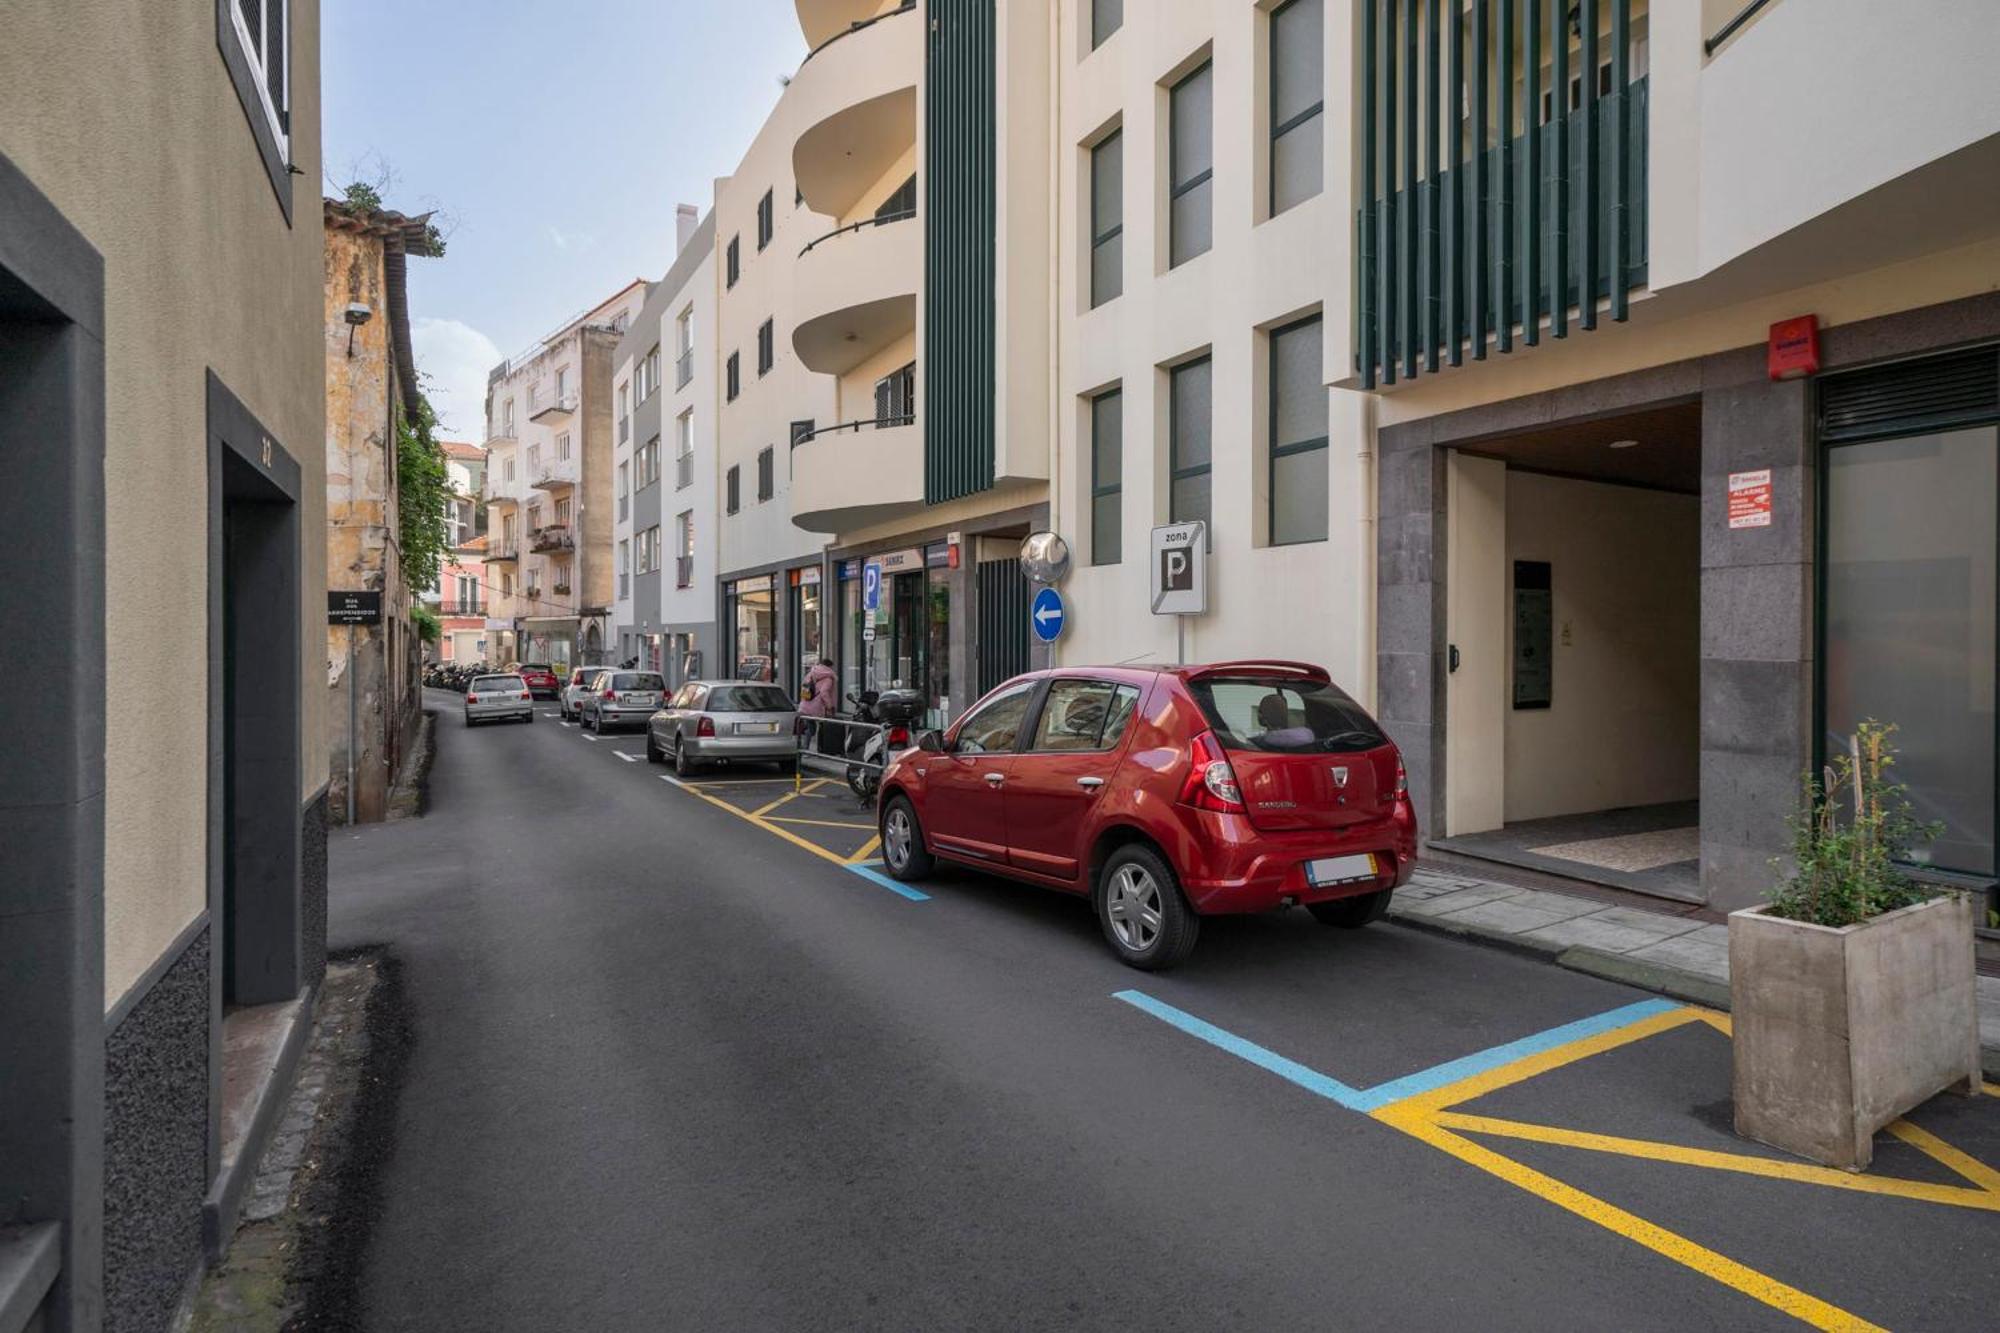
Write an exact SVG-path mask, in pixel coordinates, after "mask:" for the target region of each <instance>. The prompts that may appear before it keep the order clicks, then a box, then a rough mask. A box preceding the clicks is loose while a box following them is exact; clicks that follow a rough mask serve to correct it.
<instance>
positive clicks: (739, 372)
mask: <svg viewBox="0 0 2000 1333" xmlns="http://www.w3.org/2000/svg"><path fill="white" fill-rule="evenodd" d="M722 379H723V397H724V399H725V400H727V401H729V402H732V403H733V402H735V401H736V395H737V394H739V393H742V392H743V354H742V353H741V352H731V353H730V354H729V360H728V361H726V362H724V363H723V370H722Z"/></svg>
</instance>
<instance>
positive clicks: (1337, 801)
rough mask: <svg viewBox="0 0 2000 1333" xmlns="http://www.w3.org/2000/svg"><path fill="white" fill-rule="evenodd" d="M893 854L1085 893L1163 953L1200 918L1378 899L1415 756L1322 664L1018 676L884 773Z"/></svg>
mask: <svg viewBox="0 0 2000 1333" xmlns="http://www.w3.org/2000/svg"><path fill="white" fill-rule="evenodd" d="M878 809H879V812H880V813H879V821H880V828H881V834H882V850H883V860H884V863H885V865H886V866H887V868H888V871H889V873H890V874H891V875H894V876H895V877H896V878H897V879H902V880H911V879H921V878H923V877H924V876H925V875H927V874H929V873H930V871H931V869H932V867H933V865H934V864H935V863H936V862H937V861H939V860H944V861H951V862H956V863H959V864H962V865H967V866H972V867H976V868H978V869H981V870H988V871H993V872H996V873H998V874H1001V875H1006V876H1009V877H1011V878H1014V879H1019V880H1023V881H1026V882H1028V883H1032V884H1041V885H1046V886H1049V887H1051V888H1057V889H1063V890H1066V891H1068V892H1071V893H1075V894H1079V895H1088V896H1089V897H1090V899H1091V902H1092V904H1093V906H1094V907H1095V909H1096V912H1097V917H1098V921H1099V923H1100V924H1101V926H1102V927H1103V930H1104V937H1105V939H1106V940H1107V941H1108V942H1109V943H1110V945H1111V949H1112V951H1113V952H1114V953H1115V954H1117V955H1118V957H1119V958H1120V959H1122V960H1123V961H1125V962H1126V963H1128V964H1130V965H1132V966H1133V967H1138V968H1143V969H1147V970H1158V969H1161V968H1166V967H1171V966H1173V965H1174V964H1175V963H1178V962H1179V961H1181V960H1182V959H1183V958H1185V957H1186V956H1187V954H1188V951H1189V950H1190V949H1192V948H1193V947H1194V943H1195V939H1196V937H1197V935H1198V934H1199V933H1200V927H1201V918H1202V917H1204V916H1216V915H1221V914H1225V913H1240V912H1261V911H1266V910H1269V909H1271V908H1277V907H1291V906H1296V905H1302V906H1304V907H1305V908H1306V909H1307V910H1308V911H1310V912H1311V913H1312V914H1313V916H1314V917H1316V918H1318V919H1319V920H1320V921H1321V922H1324V923H1325V924H1327V925H1332V926H1350V927H1351V926H1363V925H1366V924H1368V923H1369V922H1370V921H1373V920H1375V919H1376V918H1377V917H1379V916H1381V915H1382V913H1383V911H1384V910H1386V908H1387V907H1388V905H1389V897H1390V894H1392V893H1393V892H1394V891H1395V889H1396V887H1397V886H1398V885H1400V884H1403V883H1405V882H1406V881H1407V880H1408V879H1409V877H1410V872H1411V871H1412V870H1413V869H1414V868H1415V865H1416V855H1417V836H1416V818H1415V815H1414V814H1413V812H1412V810H1411V807H1410V796H1409V788H1408V784H1407V781H1406V779H1405V776H1404V771H1403V762H1402V757H1401V755H1400V754H1399V753H1398V752H1397V749H1396V747H1395V746H1394V745H1393V744H1392V743H1390V741H1389V739H1388V738H1387V737H1386V736H1385V735H1383V733H1382V730H1381V728H1380V727H1378V726H1377V725H1376V724H1375V721H1374V719H1372V718H1371V717H1369V716H1368V714H1367V712H1366V711H1365V710H1364V709H1363V708H1362V707H1361V706H1360V705H1359V704H1357V703H1356V702H1355V701H1354V700H1353V699H1351V698H1349V697H1348V696H1347V695H1346V694H1345V693H1343V692H1342V691H1341V689H1340V688H1339V687H1338V686H1336V685H1335V684H1334V683H1333V682H1332V680H1331V679H1330V678H1329V677H1328V675H1327V673H1326V672H1325V671H1324V670H1322V669H1321V668H1319V667H1316V666H1308V665H1306V664H1303V663H1298V662H1221V663H1217V664H1214V665H1211V666H1188V667H1167V668H1157V669H1154V668H1133V667H1102V668H1098V667H1065V668H1062V669H1059V670H1054V671H1043V672H1036V673H1032V674H1029V675H1026V676H1019V677H1016V678H1015V679H1013V680H1011V681H1008V682H1007V683H1006V684H1004V685H1002V686H1000V687H999V688H998V689H996V690H994V691H993V692H992V693H991V694H989V695H987V696H986V697H985V698H984V699H982V700H980V701H979V703H978V704H976V705H975V706H974V707H973V708H972V709H971V710H970V711H968V712H967V713H966V715H965V716H964V717H962V718H960V719H959V721H958V723H957V725H955V726H954V727H952V728H951V730H950V731H949V732H946V733H944V734H942V735H941V734H939V733H937V732H927V733H926V734H925V735H924V736H923V737H921V738H920V740H919V742H918V748H916V749H914V750H906V751H904V752H903V753H902V754H900V755H898V756H897V757H896V759H895V760H894V761H893V762H891V764H890V765H889V768H888V771H887V772H886V773H885V774H884V775H883V780H882V794H881V800H880V805H879V807H878Z"/></svg>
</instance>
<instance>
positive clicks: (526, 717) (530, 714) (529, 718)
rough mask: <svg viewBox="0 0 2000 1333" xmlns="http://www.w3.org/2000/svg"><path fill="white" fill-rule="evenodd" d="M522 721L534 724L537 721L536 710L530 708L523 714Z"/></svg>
mask: <svg viewBox="0 0 2000 1333" xmlns="http://www.w3.org/2000/svg"><path fill="white" fill-rule="evenodd" d="M521 720H522V721H523V722H533V721H534V720H535V710H534V709H533V708H530V709H529V710H528V711H527V712H525V713H523V714H521Z"/></svg>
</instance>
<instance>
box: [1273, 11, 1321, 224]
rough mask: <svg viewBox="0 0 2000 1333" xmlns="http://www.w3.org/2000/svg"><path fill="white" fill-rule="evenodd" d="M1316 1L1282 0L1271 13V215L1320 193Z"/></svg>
mask: <svg viewBox="0 0 2000 1333" xmlns="http://www.w3.org/2000/svg"><path fill="white" fill-rule="evenodd" d="M1320 23H1321V0H1285V3H1284V4H1282V5H1280V6H1279V7H1278V8H1276V9H1274V10H1272V11H1271V213H1272V216H1274V217H1275V216H1276V215H1277V214H1279V213H1282V212H1284V211H1285V210H1286V209H1288V208H1290V207H1291V206H1292V205H1293V204H1296V203H1299V202H1300V201H1301V200H1305V199H1310V198H1312V197H1313V196H1314V195H1316V194H1318V193H1319V191H1320V176H1321V171H1322V167H1321V161H1320V150H1321V147H1322V139H1321V135H1322V133H1323V131H1324V126H1325V118H1324V117H1323V116H1322V115H1321V114H1320V113H1321V112H1322V111H1323V110H1325V108H1326V88H1325V76H1324V70H1323V68H1322V61H1323V57H1324V55H1325V52H1324V51H1323V50H1322V49H1321V46H1320Z"/></svg>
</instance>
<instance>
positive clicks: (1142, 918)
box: [1104, 865, 1160, 953]
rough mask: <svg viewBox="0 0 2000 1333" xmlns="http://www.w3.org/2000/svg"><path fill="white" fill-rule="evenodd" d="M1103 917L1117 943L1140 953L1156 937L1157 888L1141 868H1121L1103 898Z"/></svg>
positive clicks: (1150, 945)
mask: <svg viewBox="0 0 2000 1333" xmlns="http://www.w3.org/2000/svg"><path fill="white" fill-rule="evenodd" d="M1104 914H1105V916H1107V917H1109V918H1110V920H1111V930H1112V933H1113V934H1115V935H1117V937H1118V942H1119V943H1120V944H1121V945H1123V946H1124V947H1125V948H1127V949H1129V950H1131V951H1132V952H1133V953H1144V952H1145V951H1146V950H1148V949H1150V948H1152V947H1153V941H1154V940H1157V939H1158V938H1159V937H1160V886H1159V884H1158V883H1157V882H1156V881H1155V880H1154V879H1153V877H1152V876H1151V875H1150V874H1148V873H1147V872H1146V869H1145V867H1144V866H1137V865H1122V866H1120V867H1118V873H1117V874H1115V875H1113V876H1112V877H1111V885H1110V888H1109V889H1108V890H1107V891H1106V893H1105V896H1104Z"/></svg>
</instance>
